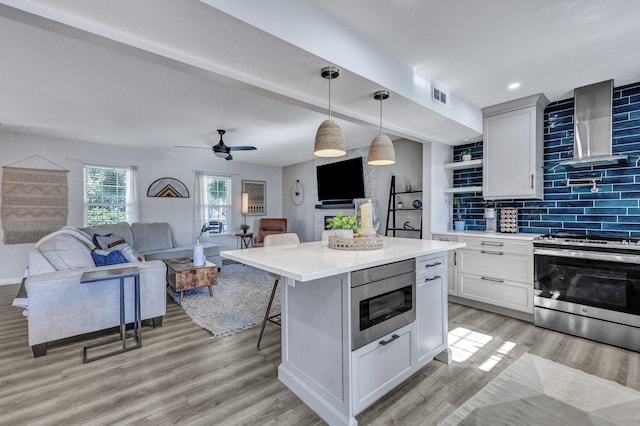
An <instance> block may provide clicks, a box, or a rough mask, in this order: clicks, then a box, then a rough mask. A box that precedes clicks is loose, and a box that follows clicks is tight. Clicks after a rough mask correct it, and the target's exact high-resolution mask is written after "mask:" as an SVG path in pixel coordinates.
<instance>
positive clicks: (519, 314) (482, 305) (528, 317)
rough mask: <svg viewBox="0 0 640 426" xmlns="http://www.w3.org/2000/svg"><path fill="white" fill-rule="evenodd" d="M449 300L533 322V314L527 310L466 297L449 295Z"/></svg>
mask: <svg viewBox="0 0 640 426" xmlns="http://www.w3.org/2000/svg"><path fill="white" fill-rule="evenodd" d="M449 302H453V303H457V304H459V305H465V306H470V307H472V308H477V309H482V310H483V311H489V312H493V313H495V314H500V315H505V316H508V317H512V318H517V319H519V320H522V321H527V322H530V323H533V314H528V313H526V312H520V311H516V310H514V309H509V308H503V307H502V306H495V305H490V304H488V303H483V302H478V301H476V300H471V299H466V298H464V297H459V296H453V295H451V294H450V295H449Z"/></svg>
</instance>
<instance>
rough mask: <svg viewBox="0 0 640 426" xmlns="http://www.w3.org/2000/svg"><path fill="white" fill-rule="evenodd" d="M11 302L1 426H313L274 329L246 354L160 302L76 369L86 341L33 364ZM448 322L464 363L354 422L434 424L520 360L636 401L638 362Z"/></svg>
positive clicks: (5, 291) (455, 308)
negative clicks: (463, 334) (158, 316)
mask: <svg viewBox="0 0 640 426" xmlns="http://www.w3.org/2000/svg"><path fill="white" fill-rule="evenodd" d="M17 291H18V286H17V285H11V286H0V360H1V361H2V362H1V363H0V424H2V425H22V424H29V425H33V424H37V425H47V424H59V425H101V424H105V425H106V424H132V423H133V424H153V425H165V424H183V425H192V424H193V425H214V424H215V425H219V424H230V425H238V424H247V425H264V424H267V425H316V424H324V423H323V422H322V421H321V420H320V419H319V418H318V417H317V416H316V415H315V414H314V413H313V412H312V411H311V410H310V409H309V408H307V407H306V406H305V405H304V404H303V403H302V402H301V401H300V400H298V398H297V397H296V396H294V395H293V394H292V393H291V392H290V391H289V390H288V389H287V388H285V387H284V386H283V385H282V384H281V383H280V382H279V381H278V379H277V366H278V363H279V361H280V335H279V331H280V330H279V328H278V327H275V326H272V325H269V326H267V334H266V337H265V338H264V340H263V345H264V346H263V349H262V350H261V351H260V352H258V351H257V350H256V348H255V343H256V338H257V333H258V331H259V328H257V327H254V328H253V329H251V330H247V331H244V332H242V333H239V334H237V335H234V336H231V337H226V338H222V339H212V338H211V337H210V335H209V333H208V332H206V331H204V330H202V329H201V328H199V327H198V326H197V325H195V324H194V323H193V322H191V320H190V318H189V317H188V316H187V315H186V314H185V313H184V311H183V310H182V309H181V308H180V307H179V306H178V305H176V304H175V303H173V301H169V302H168V305H167V315H166V317H165V320H164V324H163V326H162V327H160V328H157V329H152V328H148V327H145V328H144V332H143V347H142V348H141V349H139V350H135V351H132V352H128V353H125V354H121V355H117V356H114V357H111V358H107V359H103V360H100V361H96V362H93V363H89V364H82V362H81V348H82V346H83V345H85V344H87V343H88V342H92V341H95V340H96V337H95V336H92V337H89V338H83V339H74V340H66V341H63V342H61V343H58V344H54V345H50V346H49V351H48V353H47V355H46V356H45V357H41V358H37V359H34V358H32V356H31V351H30V348H29V346H28V343H27V323H26V319H25V318H24V317H22V311H21V310H20V309H18V308H14V307H12V306H11V301H12V299H13V297H14V295H15V294H16V293H17ZM449 317H450V322H449V328H450V330H454V329H457V330H458V331H461V330H462V329H465V330H470V331H473V332H475V333H477V334H473V335H469V336H468V337H470V338H471V340H465V341H463V342H461V343H460V344H456V346H457V347H459V346H464V348H465V349H466V352H465V351H459V350H458V349H454V353H455V354H456V356H458V357H460V356H461V355H466V356H468V358H467V359H466V360H464V361H462V362H453V363H451V364H450V365H445V364H442V363H440V362H437V361H434V362H432V363H431V364H429V365H428V366H427V367H425V368H424V369H423V370H421V371H420V372H418V373H417V374H415V375H414V376H413V377H411V378H410V379H409V380H408V381H406V382H405V383H404V384H402V385H401V386H400V387H398V388H397V389H396V390H394V391H393V392H391V393H390V394H389V395H387V396H386V397H385V398H383V399H382V400H380V401H378V402H377V403H376V404H374V405H373V406H372V407H370V408H369V409H368V410H366V411H365V412H363V413H361V414H360V415H359V416H358V421H359V423H360V424H361V425H388V424H404V425H418V424H420V425H431V424H436V423H437V422H438V421H440V420H442V419H443V418H445V417H446V416H447V415H449V414H450V413H451V412H452V411H453V410H455V408H456V407H458V406H460V405H461V404H462V403H464V402H465V401H466V400H467V399H468V398H470V397H471V396H473V395H474V394H475V393H476V392H478V391H479V390H480V389H481V388H482V387H483V386H485V385H486V384H487V383H488V382H489V381H490V380H491V379H492V378H494V377H495V376H496V375H497V374H499V373H500V372H501V371H502V370H504V368H505V367H507V365H509V364H510V363H511V362H513V361H514V360H516V359H517V358H518V357H520V356H521V355H522V354H523V353H525V352H529V353H532V354H535V355H539V356H541V357H544V358H547V359H550V360H553V361H556V362H561V363H563V364H566V365H568V366H571V367H574V368H578V369H581V370H583V371H585V372H587V373H591V374H595V375H597V376H600V377H603V378H605V379H609V380H613V381H616V382H618V383H621V384H623V385H626V386H629V387H631V388H634V389H636V390H640V354H638V353H635V352H631V351H627V350H624V349H619V348H615V347H612V346H608V345H603V344H599V343H594V342H590V341H587V340H583V339H579V338H575V337H571V336H567V335H564V334H560V333H556V332H553V331H548V330H543V329H540V328H536V327H534V326H533V325H531V324H529V323H525V322H522V321H519V320H515V319H511V318H507V317H503V316H500V315H496V314H492V313H488V312H484V311H480V310H477V309H473V308H468V307H464V306H461V305H457V304H450V305H449ZM467 334H469V333H468V332H467ZM483 336H484V337H483ZM102 338H104V337H102ZM483 340H488V341H483ZM474 342H475V343H474ZM463 343H464V345H463ZM487 360H492V361H493V362H496V361H497V364H496V365H495V366H494V367H493V368H492V369H491V370H490V371H484V370H483V369H481V368H480V367H481V366H483V365H485V362H486V361H487Z"/></svg>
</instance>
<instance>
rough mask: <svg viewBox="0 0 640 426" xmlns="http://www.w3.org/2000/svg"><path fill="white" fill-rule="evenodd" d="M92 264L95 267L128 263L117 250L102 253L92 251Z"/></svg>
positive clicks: (100, 251)
mask: <svg viewBox="0 0 640 426" xmlns="http://www.w3.org/2000/svg"><path fill="white" fill-rule="evenodd" d="M91 257H92V258H93V263H95V265H96V266H106V265H117V264H119V263H129V262H128V261H127V259H125V257H124V256H123V255H122V253H121V252H120V251H118V250H114V251H102V250H94V251H92V252H91Z"/></svg>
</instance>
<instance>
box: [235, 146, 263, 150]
mask: <svg viewBox="0 0 640 426" xmlns="http://www.w3.org/2000/svg"><path fill="white" fill-rule="evenodd" d="M229 149H230V150H231V151H253V150H256V149H258V148H256V147H255V146H230V147H229Z"/></svg>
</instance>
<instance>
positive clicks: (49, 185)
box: [1, 156, 69, 244]
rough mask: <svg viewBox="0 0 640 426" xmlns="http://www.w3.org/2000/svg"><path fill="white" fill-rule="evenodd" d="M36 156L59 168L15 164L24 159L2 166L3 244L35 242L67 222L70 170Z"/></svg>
mask: <svg viewBox="0 0 640 426" xmlns="http://www.w3.org/2000/svg"><path fill="white" fill-rule="evenodd" d="M32 157H36V156H32ZM32 157H29V158H32ZM37 157H39V158H41V159H43V160H45V161H46V162H48V163H51V164H53V165H54V166H56V167H58V169H57V170H52V169H44V168H43V169H39V168H38V169H36V168H27V167H18V166H17V164H18V163H20V162H23V161H25V160H27V159H25V160H21V161H19V162H16V163H12V164H10V165H8V166H4V167H3V168H2V208H1V210H2V229H3V231H4V243H5V244H24V243H35V242H37V241H38V240H40V238H42V237H44V236H45V235H47V234H50V233H51V232H54V231H57V230H59V229H60V228H62V227H63V226H65V225H66V224H67V216H68V213H69V207H68V198H69V197H68V193H69V188H68V186H67V173H68V172H69V171H68V170H64V169H62V168H60V166H58V165H57V164H55V163H52V162H51V161H49V160H46V159H44V158H42V157H40V156H37Z"/></svg>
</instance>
